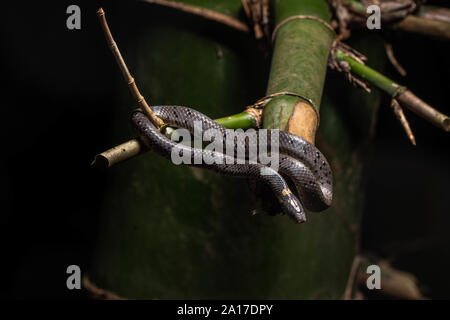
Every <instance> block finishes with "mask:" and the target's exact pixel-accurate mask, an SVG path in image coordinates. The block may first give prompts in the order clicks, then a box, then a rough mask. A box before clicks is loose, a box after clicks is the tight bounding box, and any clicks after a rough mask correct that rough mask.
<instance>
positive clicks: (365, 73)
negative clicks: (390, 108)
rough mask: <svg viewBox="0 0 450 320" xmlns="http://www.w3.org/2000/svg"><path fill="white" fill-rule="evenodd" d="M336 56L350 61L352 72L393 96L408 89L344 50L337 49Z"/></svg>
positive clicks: (339, 59)
mask: <svg viewBox="0 0 450 320" xmlns="http://www.w3.org/2000/svg"><path fill="white" fill-rule="evenodd" d="M335 58H336V60H337V61H339V62H343V61H345V62H346V63H348V65H349V67H350V69H351V71H352V73H354V74H356V75H357V76H359V77H361V78H363V79H365V80H367V81H368V82H369V83H371V84H373V85H374V86H376V87H377V88H379V89H380V90H382V91H384V92H386V93H387V94H389V95H390V96H391V97H395V96H396V95H398V94H399V93H401V92H403V91H405V90H406V88H405V87H403V86H400V85H399V84H397V83H395V82H394V81H392V80H391V79H389V78H388V77H386V76H384V75H382V74H381V73H379V72H378V71H376V70H374V69H372V68H370V67H368V66H366V65H365V64H362V63H360V62H358V61H356V60H355V59H353V58H351V57H350V56H348V55H347V54H345V53H344V52H343V51H340V50H337V51H336V55H335Z"/></svg>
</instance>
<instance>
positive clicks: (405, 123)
mask: <svg viewBox="0 0 450 320" xmlns="http://www.w3.org/2000/svg"><path fill="white" fill-rule="evenodd" d="M391 108H392V111H394V114H395V116H396V117H397V119H398V121H400V124H401V125H402V127H403V130H405V132H406V135H407V136H408V138H409V141H411V143H412V145H413V146H415V145H416V138H415V137H414V134H413V132H412V130H411V127H410V126H409V122H408V120H407V119H406V116H405V113H404V112H403V109H402V107H401V106H400V105H399V103H398V101H397V100H395V99H392V101H391Z"/></svg>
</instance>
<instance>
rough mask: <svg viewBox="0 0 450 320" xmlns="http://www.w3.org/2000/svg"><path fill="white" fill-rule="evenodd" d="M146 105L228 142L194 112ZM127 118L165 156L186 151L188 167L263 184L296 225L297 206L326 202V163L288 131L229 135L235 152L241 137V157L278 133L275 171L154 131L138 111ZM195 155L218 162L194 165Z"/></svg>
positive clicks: (174, 122) (329, 190)
mask: <svg viewBox="0 0 450 320" xmlns="http://www.w3.org/2000/svg"><path fill="white" fill-rule="evenodd" d="M151 108H152V110H153V112H154V113H155V114H156V115H157V116H158V117H160V118H161V119H162V120H163V121H164V122H165V123H167V124H168V125H170V126H172V127H177V128H184V129H186V130H188V131H189V132H190V133H192V134H195V133H196V131H195V130H194V126H195V123H201V126H202V132H205V131H207V130H208V129H216V130H219V132H220V133H221V135H222V136H223V137H224V138H223V139H222V141H223V143H224V147H225V148H227V147H230V145H229V144H230V141H231V140H230V141H227V139H226V136H227V133H228V132H229V131H228V130H227V129H225V128H224V127H223V126H221V125H219V124H218V123H217V122H215V121H214V120H212V119H210V118H208V117H207V116H205V115H204V114H202V113H200V112H198V111H196V110H193V109H190V108H187V107H182V106H153V107H151ZM131 119H132V122H133V124H134V126H135V128H136V129H137V131H138V133H139V135H140V137H141V139H142V140H143V142H144V143H145V144H146V145H147V146H148V147H149V148H150V149H152V150H154V151H155V152H157V153H159V154H160V155H162V156H164V157H166V158H170V157H171V155H172V151H173V149H174V148H177V149H176V152H183V156H184V157H186V155H188V156H187V158H190V159H191V161H190V163H189V164H188V165H192V166H196V167H201V168H206V169H210V170H214V171H216V172H218V173H220V174H224V175H229V176H235V177H242V178H250V179H255V180H257V181H261V182H263V183H265V184H266V185H268V186H269V188H270V189H271V190H272V192H273V193H274V195H275V196H276V197H277V199H278V201H279V203H280V205H281V209H282V211H283V212H284V213H285V214H287V215H288V216H289V217H291V218H292V219H293V220H294V221H295V222H298V223H300V222H304V221H306V216H305V212H304V209H303V205H304V206H305V208H307V209H308V210H311V211H321V210H324V209H326V208H328V207H329V206H330V205H331V201H332V197H333V186H332V182H333V177H332V172H331V169H330V165H329V164H328V162H327V160H326V159H325V157H324V156H323V154H322V153H321V152H320V151H319V150H318V149H317V148H316V147H315V146H314V145H312V144H311V143H309V142H307V141H306V140H304V139H302V138H301V137H298V136H296V135H294V134H292V133H289V132H286V131H279V130H267V135H262V134H259V132H258V131H256V140H255V141H252V140H251V139H248V138H247V139H242V140H239V138H240V137H239V135H240V134H242V133H236V132H234V133H233V134H234V139H233V140H232V145H231V147H232V148H234V150H235V151H236V149H237V148H238V147H239V146H238V141H245V143H244V144H243V145H241V146H240V147H244V149H245V154H246V155H247V153H248V150H249V149H250V148H251V146H252V145H253V144H255V143H256V144H257V145H258V146H260V145H265V143H266V145H267V146H268V147H267V148H268V149H267V150H270V148H269V147H270V146H271V143H272V139H271V138H272V135H275V136H276V137H278V139H279V140H278V145H279V147H278V148H279V150H278V152H279V173H278V172H277V171H275V170H274V169H272V168H271V167H269V166H267V165H264V164H261V163H259V159H256V161H250V159H248V158H245V159H241V160H244V161H241V162H238V161H236V160H237V159H236V157H237V155H236V154H237V152H234V153H233V155H236V156H235V157H232V156H229V155H228V154H224V153H218V152H215V151H211V150H206V149H199V148H194V147H192V146H188V145H184V144H180V143H177V142H175V141H172V140H171V139H169V138H167V137H166V136H165V135H163V134H162V133H161V132H159V131H158V129H157V128H156V127H155V126H154V125H153V124H152V123H151V121H150V120H149V119H148V118H147V117H146V116H145V115H144V114H143V113H142V112H141V111H135V112H133V114H132V117H131ZM197 138H198V137H197ZM200 138H203V137H200ZM225 141H227V142H225ZM225 150H226V149H225ZM269 153H270V151H269ZM199 158H200V159H205V158H208V159H218V158H220V159H221V161H215V162H213V163H210V164H209V163H206V162H205V161H202V163H196V161H194V160H195V159H199ZM283 177H286V178H289V179H290V180H291V181H292V182H293V183H294V185H295V188H296V190H297V194H298V196H299V197H300V199H301V202H300V200H299V199H298V198H297V197H296V196H295V194H294V193H292V192H291V190H290V189H289V186H288V184H287V183H286V181H285V179H284V178H283ZM302 204H303V205H302Z"/></svg>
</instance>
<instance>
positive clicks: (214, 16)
mask: <svg viewBox="0 0 450 320" xmlns="http://www.w3.org/2000/svg"><path fill="white" fill-rule="evenodd" d="M142 1H144V2H148V3H155V4H159V5H163V6H166V7H171V8H174V9H178V10H181V11H184V12H189V13H192V14H196V15H199V16H202V17H203V18H206V19H209V20H213V21H216V22H219V23H222V24H225V25H227V26H229V27H232V28H234V29H237V30H239V31H243V32H249V28H248V26H247V25H246V24H245V23H243V22H241V21H239V20H238V19H235V18H233V17H231V16H229V15H226V14H223V13H220V12H217V11H214V10H210V9H206V8H202V7H197V6H193V5H189V4H185V3H182V2H177V1H169V0H142Z"/></svg>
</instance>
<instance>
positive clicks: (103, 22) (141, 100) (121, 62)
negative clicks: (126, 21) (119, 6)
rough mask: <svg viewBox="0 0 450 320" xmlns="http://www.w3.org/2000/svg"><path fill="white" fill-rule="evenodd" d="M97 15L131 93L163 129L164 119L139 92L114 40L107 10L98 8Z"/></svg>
mask: <svg viewBox="0 0 450 320" xmlns="http://www.w3.org/2000/svg"><path fill="white" fill-rule="evenodd" d="M97 15H98V18H99V20H100V24H101V26H102V29H103V32H104V33H105V37H106V41H107V43H108V45H109V48H110V49H111V52H112V53H113V55H114V57H115V58H116V62H117V64H118V66H119V68H120V71H121V72H122V75H123V79H124V80H125V82H126V83H127V85H128V87H129V89H130V91H131V94H132V95H133V98H134V99H135V100H136V102H137V104H138V105H139V107H140V108H141V109H142V111H143V112H144V114H145V115H146V116H147V117H148V118H149V119H150V120H151V121H152V123H153V124H154V125H155V126H156V127H157V128H158V129H160V130H161V129H162V128H164V121H162V120H161V119H160V118H158V117H157V116H156V115H155V114H154V113H153V111H152V109H151V108H150V107H149V105H148V104H147V101H145V98H144V97H143V96H142V95H141V93H140V92H139V89H138V87H137V85H136V82H135V81H134V78H133V77H132V76H131V73H130V71H129V70H128V67H127V65H126V64H125V61H124V59H123V58H122V55H121V53H120V51H119V47H118V46H117V44H116V42H115V41H114V38H113V36H112V34H111V31H110V30H109V26H108V23H107V22H106V17H105V12H104V11H103V9H102V8H100V9H98V11H97Z"/></svg>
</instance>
